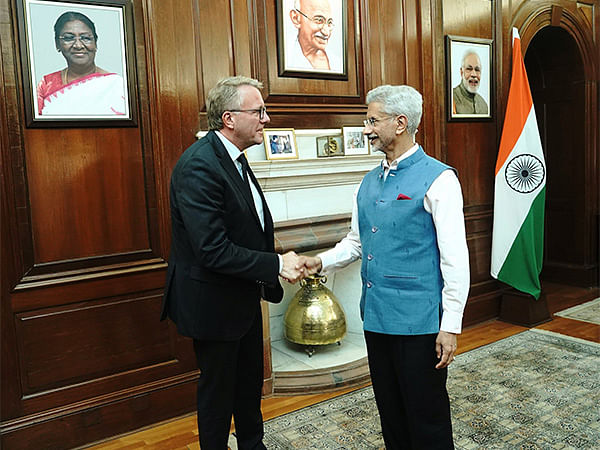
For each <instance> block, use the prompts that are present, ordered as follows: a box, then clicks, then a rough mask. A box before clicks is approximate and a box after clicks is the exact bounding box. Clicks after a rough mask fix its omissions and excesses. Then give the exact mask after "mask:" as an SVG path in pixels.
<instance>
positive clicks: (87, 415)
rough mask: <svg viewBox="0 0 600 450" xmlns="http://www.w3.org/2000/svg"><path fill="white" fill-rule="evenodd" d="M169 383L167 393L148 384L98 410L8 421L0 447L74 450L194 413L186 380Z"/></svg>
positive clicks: (75, 409) (191, 391) (54, 412)
mask: <svg viewBox="0 0 600 450" xmlns="http://www.w3.org/2000/svg"><path fill="white" fill-rule="evenodd" d="M167 381H170V382H171V383H172V385H173V387H172V388H171V389H169V390H166V389H163V388H162V386H161V385H159V384H157V385H153V384H148V385H144V386H142V388H143V389H132V390H130V391H127V395H124V394H121V395H120V396H106V397H105V398H104V399H103V400H104V401H103V403H101V404H98V405H95V406H94V407H90V405H89V404H86V403H85V402H81V403H80V404H77V405H71V406H72V409H71V410H70V411H69V414H66V413H65V411H64V410H62V409H61V408H57V409H55V410H52V411H48V412H47V413H45V414H43V415H40V416H39V417H36V420H35V421H29V422H25V423H24V422H23V421H20V420H15V421H10V422H5V423H4V424H3V428H2V440H1V443H0V445H1V446H2V448H4V449H7V450H11V449H20V450H38V449H40V448H43V449H48V450H53V449H56V450H59V449H66V448H75V447H79V446H82V445H84V444H89V443H91V442H94V441H98V440H100V439H103V438H106V437H108V436H114V435H118V434H122V433H125V432H128V431H132V430H135V429H138V428H140V427H143V426H146V425H150V424H153V423H156V422H159V421H162V420H167V419H170V418H172V417H177V416H181V415H183V414H186V413H189V412H190V411H192V410H193V409H194V406H195V403H196V395H195V386H194V385H193V384H192V383H190V382H189V380H188V379H187V377H184V376H180V377H173V378H172V379H170V380H167ZM127 397H128V398H129V400H124V398H127Z"/></svg>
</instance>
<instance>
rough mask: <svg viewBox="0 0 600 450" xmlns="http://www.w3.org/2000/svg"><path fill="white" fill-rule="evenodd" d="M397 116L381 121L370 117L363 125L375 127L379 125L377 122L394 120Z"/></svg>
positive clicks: (383, 118) (387, 117)
mask: <svg viewBox="0 0 600 450" xmlns="http://www.w3.org/2000/svg"><path fill="white" fill-rule="evenodd" d="M395 117H396V116H386V117H382V118H380V119H376V118H374V117H369V118H368V119H365V120H363V124H364V125H365V127H374V126H375V125H377V122H381V121H382V120H385V119H393V118H395Z"/></svg>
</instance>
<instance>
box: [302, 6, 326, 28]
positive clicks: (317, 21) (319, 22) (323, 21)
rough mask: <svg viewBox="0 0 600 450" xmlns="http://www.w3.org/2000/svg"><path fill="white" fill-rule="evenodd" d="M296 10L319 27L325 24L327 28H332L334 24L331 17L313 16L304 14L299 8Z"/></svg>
mask: <svg viewBox="0 0 600 450" xmlns="http://www.w3.org/2000/svg"><path fill="white" fill-rule="evenodd" d="M296 11H297V12H299V13H300V14H302V15H303V16H304V17H306V18H307V19H308V20H310V21H311V22H312V23H314V24H315V25H318V26H319V27H321V28H323V27H324V26H325V24H327V26H328V27H329V28H333V26H334V25H335V24H334V23H333V19H332V18H329V19H327V18H326V17H325V16H314V17H308V16H307V15H306V14H304V13H303V12H302V11H300V10H299V9H297V10H296Z"/></svg>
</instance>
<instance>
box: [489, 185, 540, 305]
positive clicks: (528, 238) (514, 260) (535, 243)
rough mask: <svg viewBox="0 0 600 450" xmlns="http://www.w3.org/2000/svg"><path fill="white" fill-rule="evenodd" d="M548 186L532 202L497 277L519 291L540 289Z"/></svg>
mask: <svg viewBox="0 0 600 450" xmlns="http://www.w3.org/2000/svg"><path fill="white" fill-rule="evenodd" d="M545 201H546V186H544V187H543V189H542V190H541V191H540V193H539V194H538V196H537V197H536V198H535V200H534V201H533V203H532V204H531V209H530V210H529V214H527V217H526V218H525V221H524V222H523V225H522V226H521V229H520V230H519V233H518V234H517V236H516V238H515V241H514V242H513V245H512V247H511V248H510V251H509V252H508V255H507V256H506V260H505V261H504V264H503V265H502V268H501V269H500V272H498V279H499V280H500V281H503V282H505V283H506V284H509V285H511V286H512V287H514V288H515V289H518V290H519V291H522V292H525V293H527V294H530V295H532V296H534V297H535V299H536V300H537V299H538V298H539V296H540V293H541V286H540V272H541V271H542V263H543V259H544V206H545Z"/></svg>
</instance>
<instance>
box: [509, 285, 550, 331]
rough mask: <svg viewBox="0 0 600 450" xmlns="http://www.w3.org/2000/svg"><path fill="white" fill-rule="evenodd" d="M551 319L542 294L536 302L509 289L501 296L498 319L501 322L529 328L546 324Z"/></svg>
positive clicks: (528, 296)
mask: <svg viewBox="0 0 600 450" xmlns="http://www.w3.org/2000/svg"><path fill="white" fill-rule="evenodd" d="M551 318H552V317H551V315H550V312H549V311H548V303H547V301H546V295H545V294H544V293H542V295H540V298H539V299H538V300H536V299H535V298H533V297H532V296H531V295H529V294H525V293H523V292H519V291H517V290H515V289H511V290H510V291H508V292H505V293H504V294H503V295H502V303H501V304H500V317H499V319H500V320H502V321H503V322H508V323H513V324H515V325H522V326H524V327H528V328H531V327H534V326H536V325H539V324H541V323H544V322H548V321H550V320H551Z"/></svg>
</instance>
